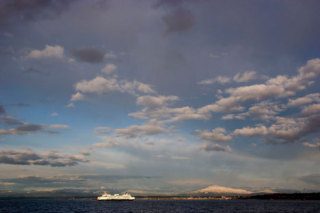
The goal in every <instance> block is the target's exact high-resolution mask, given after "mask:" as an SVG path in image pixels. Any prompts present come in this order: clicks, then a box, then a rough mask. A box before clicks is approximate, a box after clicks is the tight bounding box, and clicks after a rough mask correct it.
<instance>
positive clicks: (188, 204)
mask: <svg viewBox="0 0 320 213" xmlns="http://www.w3.org/2000/svg"><path fill="white" fill-rule="evenodd" d="M0 212H1V213H2V212H10V213H11V212H28V213H29V212H30V213H31V212H45V213H53V212H55V213H60V212H63V213H64V212H74V213H76V212H79V213H80V212H116V213H117V212H126V213H127V212H139V213H140V212H148V213H149V212H165V213H171V212H213V213H215V212H219V213H222V212H223V213H229V212H230V213H231V212H240V213H244V212H245V213H250V212H268V213H272V212H274V213H289V212H297V213H305V212H312V213H314V212H315V213H320V201H272V200H271V201H270V200H231V201H213V200H211V201H210V200H204V201H199V200H198V201H183V200H181V201H174V200H160V201H158V200H136V201H132V202H101V201H100V202H98V201H96V200H94V199H75V200H71V199H31V198H30V199H0Z"/></svg>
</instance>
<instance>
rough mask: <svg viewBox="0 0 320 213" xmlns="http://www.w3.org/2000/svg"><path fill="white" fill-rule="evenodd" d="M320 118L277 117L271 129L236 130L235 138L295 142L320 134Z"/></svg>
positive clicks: (259, 127)
mask: <svg viewBox="0 0 320 213" xmlns="http://www.w3.org/2000/svg"><path fill="white" fill-rule="evenodd" d="M319 125H320V116H319V115H314V116H309V117H298V118H288V117H276V120H275V122H274V123H273V124H271V125H270V126H269V127H266V126H264V125H258V126H255V127H248V126H247V127H243V128H239V129H236V130H234V132H233V134H232V135H234V136H247V137H250V136H265V137H266V138H268V139H269V140H271V141H272V142H275V143H277V142H294V141H297V140H299V139H301V138H303V137H305V136H307V135H308V134H312V133H316V132H319V129H318V126H319Z"/></svg>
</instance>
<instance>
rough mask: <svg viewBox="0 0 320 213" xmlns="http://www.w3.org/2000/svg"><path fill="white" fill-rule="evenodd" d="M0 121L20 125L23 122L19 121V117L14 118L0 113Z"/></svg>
mask: <svg viewBox="0 0 320 213" xmlns="http://www.w3.org/2000/svg"><path fill="white" fill-rule="evenodd" d="M0 122H1V123H4V124H6V125H22V124H24V122H22V121H20V120H19V119H16V118H14V117H12V116H10V115H6V114H4V115H0Z"/></svg>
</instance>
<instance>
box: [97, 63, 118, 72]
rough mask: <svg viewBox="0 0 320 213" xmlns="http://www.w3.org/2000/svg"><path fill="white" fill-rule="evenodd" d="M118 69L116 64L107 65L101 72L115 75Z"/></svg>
mask: <svg viewBox="0 0 320 213" xmlns="http://www.w3.org/2000/svg"><path fill="white" fill-rule="evenodd" d="M116 69H117V66H116V65H115V64H106V65H105V66H104V67H103V68H102V69H101V72H103V73H106V74H111V73H114V71H115V70H116Z"/></svg>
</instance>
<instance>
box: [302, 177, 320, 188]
mask: <svg viewBox="0 0 320 213" xmlns="http://www.w3.org/2000/svg"><path fill="white" fill-rule="evenodd" d="M299 179H300V180H302V181H303V182H305V183H307V184H311V185H315V186H320V174H310V175H305V176H302V177H300V178H299Z"/></svg>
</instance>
